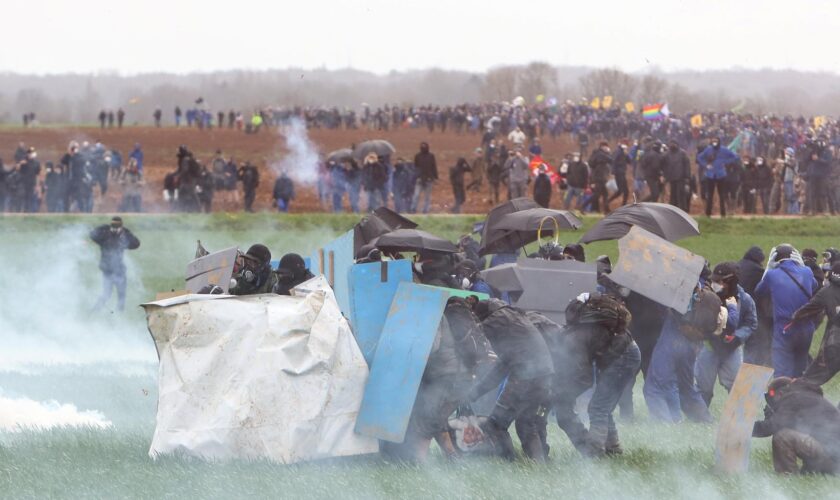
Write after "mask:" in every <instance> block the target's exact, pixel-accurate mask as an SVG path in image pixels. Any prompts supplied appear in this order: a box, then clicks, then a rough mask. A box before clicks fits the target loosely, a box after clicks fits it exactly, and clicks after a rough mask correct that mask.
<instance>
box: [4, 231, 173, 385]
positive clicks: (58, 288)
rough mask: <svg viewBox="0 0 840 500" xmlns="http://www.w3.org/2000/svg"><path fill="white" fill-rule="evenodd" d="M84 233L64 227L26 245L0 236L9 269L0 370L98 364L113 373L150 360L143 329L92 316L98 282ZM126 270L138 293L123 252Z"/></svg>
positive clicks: (151, 350) (149, 344)
mask: <svg viewBox="0 0 840 500" xmlns="http://www.w3.org/2000/svg"><path fill="white" fill-rule="evenodd" d="M89 229H90V228H88V227H85V226H81V225H76V226H70V227H67V228H64V229H61V230H59V231H58V232H53V233H47V232H45V233H42V234H45V235H46V236H44V238H43V239H41V240H40V241H37V240H33V239H27V243H25V244H24V243H22V242H21V241H19V240H17V239H16V238H15V236H14V233H12V234H9V235H8V238H6V237H5V236H4V239H5V240H6V241H4V245H3V247H2V249H0V261H2V262H4V263H5V267H6V269H7V270H12V269H13V270H14V272H13V273H11V274H13V275H14V280H13V281H14V282H13V283H11V284H9V283H7V285H6V286H4V287H2V288H0V304H2V307H0V331H2V332H3V334H2V335H0V370H2V371H28V370H32V369H33V368H36V367H38V366H44V365H88V364H101V363H113V364H114V366H115V369H116V367H117V366H122V367H127V366H129V365H132V364H133V365H135V366H136V365H137V364H143V365H147V364H149V363H154V362H155V361H156V356H155V351H154V347H153V345H152V342H151V341H150V339H149V338H148V337H147V335H148V334H147V333H146V332H145V330H144V329H143V328H142V326H141V325H142V324H140V325H138V324H136V322H135V324H131V323H129V321H128V320H126V319H124V318H123V317H122V316H121V315H109V314H107V313H106V312H105V311H99V312H93V311H92V307H93V305H94V303H95V302H96V299H97V297H98V296H99V294H100V293H101V284H100V283H101V281H100V272H99V269H98V267H97V262H98V258H99V250H98V248H97V247H96V245H94V244H92V243H91V242H90V240H89V238H88V231H89ZM20 240H24V238H21V239H20ZM126 265H127V268H128V288H129V290H131V289H132V288H134V289H137V288H138V287H140V286H142V285H141V284H140V283H139V280H138V279H137V275H138V273H137V270H136V269H135V266H133V265H132V261H131V257H130V255H129V254H128V253H126ZM111 300H112V302H111V304H113V300H114V298H113V297H112V298H111Z"/></svg>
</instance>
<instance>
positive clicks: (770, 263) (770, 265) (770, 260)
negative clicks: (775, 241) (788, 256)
mask: <svg viewBox="0 0 840 500" xmlns="http://www.w3.org/2000/svg"><path fill="white" fill-rule="evenodd" d="M778 265H779V263H778V262H776V247H773V249H772V250H770V256H769V257H767V269H776V266H778ZM765 272H766V271H765Z"/></svg>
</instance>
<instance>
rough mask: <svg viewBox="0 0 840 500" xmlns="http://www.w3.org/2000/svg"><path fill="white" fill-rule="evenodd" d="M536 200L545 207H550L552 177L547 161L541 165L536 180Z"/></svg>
mask: <svg viewBox="0 0 840 500" xmlns="http://www.w3.org/2000/svg"><path fill="white" fill-rule="evenodd" d="M534 201H536V202H537V205H539V206H541V207H543V208H548V205H549V203H551V178H550V177H549V176H548V167H547V166H546V164H545V163H543V164H541V165H540V168H539V173H538V174H537V178H536V179H535V180H534Z"/></svg>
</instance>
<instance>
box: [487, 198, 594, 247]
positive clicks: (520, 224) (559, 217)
mask: <svg viewBox="0 0 840 500" xmlns="http://www.w3.org/2000/svg"><path fill="white" fill-rule="evenodd" d="M582 226H583V222H581V220H580V219H578V218H577V216H575V214H573V213H571V212H569V211H567V210H551V209H549V208H542V207H540V208H529V209H527V210H521V211H519V212H513V213H510V214H507V215H504V216H502V218H501V219H499V222H498V223H497V224H496V228H498V229H506V230H509V231H511V232H516V233H518V235H517V236H518V237H519V238H520V239H521V240H522V241H523V244H527V243H531V242H533V241H537V240H538V239H540V238H541V237H542V236H547V235H554V236H556V235H555V234H554V232H555V231H554V230H555V228H557V229H578V228H580V227H582Z"/></svg>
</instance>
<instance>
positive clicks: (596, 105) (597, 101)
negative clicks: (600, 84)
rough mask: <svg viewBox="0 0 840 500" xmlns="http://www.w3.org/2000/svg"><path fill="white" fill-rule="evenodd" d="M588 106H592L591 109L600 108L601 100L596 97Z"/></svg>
mask: <svg viewBox="0 0 840 500" xmlns="http://www.w3.org/2000/svg"><path fill="white" fill-rule="evenodd" d="M589 105H590V106H592V109H598V108H600V107H601V98H600V97H596V98H595V99H592V102H591V103H589Z"/></svg>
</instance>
